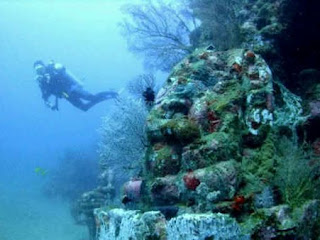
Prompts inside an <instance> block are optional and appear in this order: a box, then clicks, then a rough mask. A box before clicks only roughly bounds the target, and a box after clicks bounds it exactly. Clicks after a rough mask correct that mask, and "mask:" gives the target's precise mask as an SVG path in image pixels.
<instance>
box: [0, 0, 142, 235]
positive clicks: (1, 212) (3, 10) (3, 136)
mask: <svg viewBox="0 0 320 240" xmlns="http://www.w3.org/2000/svg"><path fill="white" fill-rule="evenodd" d="M126 2H128V1H119V0H117V1H108V0H106V1H102V0H101V1H91V0H90V1H50V0H48V1H28V0H25V1H1V2H0V16H1V17H0V93H1V94H0V116H1V117H0V192H1V195H0V240H9V239H12V240H22V239H23V240H27V239H33V240H38V239H46V240H50V239H78V240H79V238H82V234H84V233H85V229H83V228H81V229H79V227H76V226H74V225H73V222H72V219H71V217H70V216H69V212H68V206H67V205H66V204H64V203H63V202H57V201H54V200H49V199H46V198H44V197H43V196H42V195H41V191H40V187H41V184H42V183H43V181H45V179H44V177H43V176H39V175H37V174H35V172H34V169H35V168H36V167H41V168H44V169H49V170H50V169H52V168H54V167H55V165H56V163H57V160H58V159H59V158H61V156H62V155H63V153H64V151H65V150H66V149H77V148H78V149H86V148H92V146H95V145H96V144H97V142H98V139H99V134H98V132H97V128H99V126H100V124H101V117H103V116H105V115H106V114H108V112H109V110H110V108H112V105H113V103H112V101H108V102H103V103H101V104H99V105H97V106H95V107H94V108H92V109H91V110H90V111H88V112H82V111H81V110H78V109H76V108H74V107H73V106H71V105H70V104H69V103H68V102H66V101H64V100H61V101H60V111H59V112H53V111H51V110H50V109H48V108H46V107H45V106H44V103H43V101H42V99H41V94H40V90H39V88H38V86H37V83H36V82H35V80H34V74H33V68H32V65H33V62H34V61H35V60H38V59H43V60H44V61H45V62H47V61H49V60H51V59H53V60H55V61H56V62H61V63H63V64H64V65H65V66H66V67H67V69H69V70H70V71H71V72H72V73H74V74H75V75H76V76H78V77H79V78H80V79H81V80H83V82H84V85H85V88H86V89H87V90H89V91H91V92H93V93H94V92H98V91H102V90H109V89H114V90H119V89H121V88H123V87H124V85H125V82H126V81H127V80H130V79H132V78H133V77H134V76H136V75H137V74H140V73H141V72H142V66H141V64H140V62H139V61H138V60H137V59H136V58H135V57H134V56H133V55H132V54H130V53H128V51H127V49H126V41H125V39H123V37H122V36H121V35H120V32H119V29H118V26H117V23H118V22H119V21H120V20H121V13H120V11H119V6H120V5H122V4H123V3H126ZM67 170H68V169H66V171H67ZM48 174H50V171H49V173H48ZM57 224H58V225H57ZM59 226H60V228H61V229H60V228H59ZM59 230H61V231H59ZM59 234H60V235H59ZM83 236H86V235H83ZM83 238H85V237H83Z"/></svg>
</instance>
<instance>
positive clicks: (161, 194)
mask: <svg viewBox="0 0 320 240" xmlns="http://www.w3.org/2000/svg"><path fill="white" fill-rule="evenodd" d="M150 191H151V196H152V203H153V204H154V205H156V206H161V205H170V204H175V203H177V202H179V199H180V190H179V187H178V185H177V184H176V178H175V177H169V176H167V177H165V178H157V179H155V181H154V182H153V183H152V185H151V189H150Z"/></svg>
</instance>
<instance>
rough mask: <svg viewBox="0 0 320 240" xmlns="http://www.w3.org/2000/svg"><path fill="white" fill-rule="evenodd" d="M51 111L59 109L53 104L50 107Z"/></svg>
mask: <svg viewBox="0 0 320 240" xmlns="http://www.w3.org/2000/svg"><path fill="white" fill-rule="evenodd" d="M51 110H52V111H59V107H58V106H57V105H54V106H52V107H51Z"/></svg>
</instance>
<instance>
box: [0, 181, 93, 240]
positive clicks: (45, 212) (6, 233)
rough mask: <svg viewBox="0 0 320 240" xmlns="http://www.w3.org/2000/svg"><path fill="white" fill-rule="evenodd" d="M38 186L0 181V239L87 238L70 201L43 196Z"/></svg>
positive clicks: (59, 239)
mask: <svg viewBox="0 0 320 240" xmlns="http://www.w3.org/2000/svg"><path fill="white" fill-rule="evenodd" d="M39 189H40V187H39V186H32V187H30V185H29V186H26V184H25V183H24V184H21V183H20V184H13V183H10V182H7V183H4V182H1V183H0V240H87V239H88V232H87V229H86V227H84V226H79V225H76V224H75V223H74V221H73V219H72V217H71V215H70V210H69V204H68V203H67V202H65V201H62V200H58V199H48V198H46V197H45V196H43V195H42V193H41V191H40V190H39Z"/></svg>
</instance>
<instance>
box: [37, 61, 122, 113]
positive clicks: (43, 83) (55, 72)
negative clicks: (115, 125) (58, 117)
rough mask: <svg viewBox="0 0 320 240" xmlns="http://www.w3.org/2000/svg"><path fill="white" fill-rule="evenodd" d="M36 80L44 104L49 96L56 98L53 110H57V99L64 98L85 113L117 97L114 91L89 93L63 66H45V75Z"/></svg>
mask: <svg viewBox="0 0 320 240" xmlns="http://www.w3.org/2000/svg"><path fill="white" fill-rule="evenodd" d="M57 66H58V67H57ZM37 80H38V83H39V87H40V89H41V92H42V98H43V99H44V101H45V102H46V103H47V102H48V99H49V97H50V96H51V95H54V96H55V97H56V105H55V107H52V109H55V110H58V98H65V99H66V100H67V101H69V102H70V103H71V104H72V105H73V106H75V107H77V108H79V109H81V110H83V111H87V110H89V109H90V108H91V107H92V106H94V105H95V104H97V103H99V102H101V101H104V100H107V99H110V98H116V97H117V95H118V94H117V93H116V92H114V91H105V92H100V93H97V94H92V93H89V92H88V91H86V90H84V89H83V87H82V85H81V84H80V83H79V82H78V81H77V80H76V78H75V77H73V76H72V74H70V73H69V72H68V71H66V69H65V68H64V67H63V66H61V65H57V64H49V65H48V66H46V73H45V74H43V75H38V76H37ZM83 100H84V101H83Z"/></svg>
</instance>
